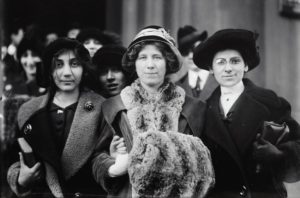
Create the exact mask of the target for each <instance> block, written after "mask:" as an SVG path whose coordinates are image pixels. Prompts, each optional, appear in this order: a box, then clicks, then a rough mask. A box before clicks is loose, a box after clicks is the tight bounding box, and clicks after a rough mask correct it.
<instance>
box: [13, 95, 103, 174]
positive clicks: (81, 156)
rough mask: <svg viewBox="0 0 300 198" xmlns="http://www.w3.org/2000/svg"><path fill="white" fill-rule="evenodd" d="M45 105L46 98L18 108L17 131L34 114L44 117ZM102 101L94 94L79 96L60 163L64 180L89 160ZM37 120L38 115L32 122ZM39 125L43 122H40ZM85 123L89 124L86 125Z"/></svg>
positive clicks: (47, 96) (94, 141)
mask: <svg viewBox="0 0 300 198" xmlns="http://www.w3.org/2000/svg"><path fill="white" fill-rule="evenodd" d="M48 101H49V94H47V95H43V96H41V97H38V98H33V99H32V100H30V101H29V102H27V103H25V104H24V105H23V106H22V107H21V108H20V111H19V115H18V123H19V128H20V129H22V128H23V126H24V124H26V123H27V122H28V121H29V120H30V119H31V118H32V117H33V116H34V115H35V114H39V113H43V114H45V109H46V108H45V107H46V105H47V103H48ZM103 101H104V98H103V97H102V96H100V95H98V94H95V93H93V92H82V93H81V94H80V97H79V101H78V105H77V108H76V112H75V115H74V118H73V122H72V125H71V128H70V132H69V136H68V138H67V140H66V144H65V147H64V149H63V152H62V155H61V159H60V162H61V163H60V164H61V168H62V172H63V175H64V177H65V179H68V178H70V177H71V176H72V175H74V174H75V173H76V172H77V171H78V170H79V169H80V168H81V167H82V166H83V165H84V163H85V162H86V161H87V160H88V159H89V158H90V156H91V153H92V152H93V149H94V146H95V143H96V141H97V135H98V134H97V128H98V124H97V123H98V120H99V116H100V111H101V110H100V109H101V104H102V102H103ZM39 117H40V116H39V115H37V116H34V118H33V119H39ZM41 122H44V121H43V120H41ZM86 122H88V124H87V123H86ZM44 123H47V122H44ZM49 127H50V126H49ZM49 132H50V131H49ZM54 164H55V163H54Z"/></svg>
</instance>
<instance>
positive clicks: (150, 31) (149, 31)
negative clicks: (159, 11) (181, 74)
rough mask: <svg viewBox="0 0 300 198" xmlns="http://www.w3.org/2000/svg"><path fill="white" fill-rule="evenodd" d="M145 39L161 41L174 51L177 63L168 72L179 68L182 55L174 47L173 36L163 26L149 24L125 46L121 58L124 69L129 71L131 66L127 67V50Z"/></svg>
mask: <svg viewBox="0 0 300 198" xmlns="http://www.w3.org/2000/svg"><path fill="white" fill-rule="evenodd" d="M145 41H155V42H161V43H163V44H165V45H167V46H168V47H169V48H170V50H171V52H173V53H174V55H175V57H176V62H177V63H176V64H174V65H175V67H174V68H170V73H175V72H177V71H178V70H179V69H180V68H181V66H182V57H181V54H180V52H179V51H178V49H177V47H176V43H175V40H174V38H173V37H171V36H170V34H169V33H168V32H167V31H166V30H165V29H164V28H163V27H160V26H156V25H151V26H147V27H145V28H143V29H142V30H141V31H140V32H139V33H138V34H137V35H136V36H135V38H134V39H133V41H132V42H131V43H130V44H129V47H128V48H127V51H126V53H125V54H124V56H123V59H122V66H123V68H124V70H126V71H131V68H129V66H128V52H129V51H130V50H131V48H132V47H133V46H135V45H136V44H138V43H141V42H145Z"/></svg>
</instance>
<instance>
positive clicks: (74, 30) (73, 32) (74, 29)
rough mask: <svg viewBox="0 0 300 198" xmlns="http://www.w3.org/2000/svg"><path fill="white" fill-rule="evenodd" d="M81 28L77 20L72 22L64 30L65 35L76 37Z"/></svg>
mask: <svg viewBox="0 0 300 198" xmlns="http://www.w3.org/2000/svg"><path fill="white" fill-rule="evenodd" d="M80 30H81V24H80V23H79V22H72V23H71V24H70V25H69V26H68V27H67V31H66V37H68V38H72V39H76V37H77V36H78V34H79V33H80Z"/></svg>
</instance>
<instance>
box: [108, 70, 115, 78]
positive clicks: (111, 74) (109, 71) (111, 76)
mask: <svg viewBox="0 0 300 198" xmlns="http://www.w3.org/2000/svg"><path fill="white" fill-rule="evenodd" d="M107 79H108V80H111V79H114V74H113V72H112V71H111V70H110V69H109V70H108V71H107Z"/></svg>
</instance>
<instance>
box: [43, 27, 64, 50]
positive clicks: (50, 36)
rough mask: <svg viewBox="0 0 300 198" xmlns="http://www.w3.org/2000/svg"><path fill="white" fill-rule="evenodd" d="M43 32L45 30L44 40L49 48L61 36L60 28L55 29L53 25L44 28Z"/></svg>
mask: <svg viewBox="0 0 300 198" xmlns="http://www.w3.org/2000/svg"><path fill="white" fill-rule="evenodd" d="M43 30H44V33H43V39H44V45H45V46H48V45H49V44H50V43H51V42H53V41H55V40H56V39H58V38H59V37H60V36H61V33H60V30H59V29H58V27H55V26H53V25H50V26H48V27H44V28H43Z"/></svg>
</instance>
